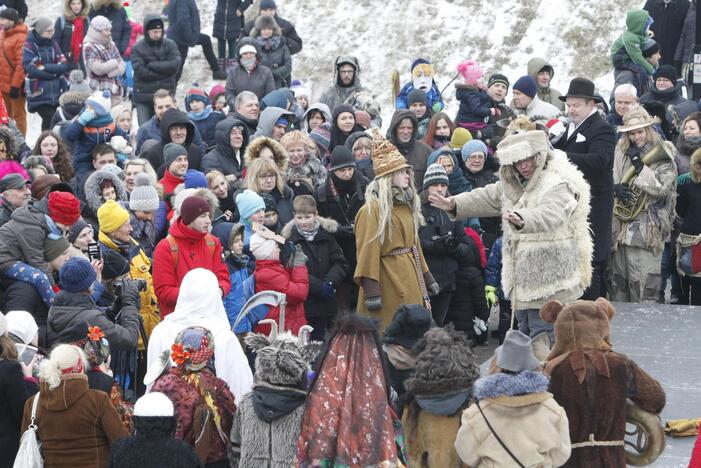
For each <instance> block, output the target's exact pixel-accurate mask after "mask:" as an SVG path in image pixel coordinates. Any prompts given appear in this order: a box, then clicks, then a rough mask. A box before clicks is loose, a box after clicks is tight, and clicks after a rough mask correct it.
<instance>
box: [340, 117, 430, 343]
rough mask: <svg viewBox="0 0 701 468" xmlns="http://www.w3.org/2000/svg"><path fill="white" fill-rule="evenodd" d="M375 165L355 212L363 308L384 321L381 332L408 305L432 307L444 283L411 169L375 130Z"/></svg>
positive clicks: (358, 280)
mask: <svg viewBox="0 0 701 468" xmlns="http://www.w3.org/2000/svg"><path fill="white" fill-rule="evenodd" d="M372 164H373V167H374V169H375V178H374V179H373V180H372V182H370V183H369V184H368V187H367V190H366V192H365V200H366V201H365V204H364V205H363V206H362V207H361V208H360V210H359V211H358V214H357V215H356V217H355V245H356V248H357V252H358V254H357V258H358V263H357V266H356V268H355V274H354V275H353V279H354V280H355V282H356V283H357V284H358V285H359V286H360V294H359V296H358V309H357V310H358V312H359V313H360V314H364V315H370V316H372V317H376V318H378V319H379V320H380V333H381V332H382V331H383V330H384V329H385V327H386V326H387V325H389V323H390V322H391V320H392V317H393V316H394V313H395V312H396V310H397V309H398V308H399V306H400V305H403V304H422V305H426V306H427V307H430V302H429V298H428V296H429V293H430V294H431V295H436V294H438V292H439V287H438V284H437V283H436V281H435V280H434V279H433V276H432V275H431V273H430V272H429V270H428V265H427V264H426V261H425V260H424V255H423V252H422V250H421V243H420V241H419V235H418V231H419V226H421V225H423V224H424V219H423V216H422V215H421V201H420V200H419V196H418V194H417V192H416V188H415V187H414V177H413V174H412V169H411V166H410V165H409V164H407V161H406V159H404V156H402V154H401V153H400V152H399V150H398V149H397V148H396V147H395V146H394V145H393V144H391V143H390V142H389V141H387V140H386V139H385V138H384V137H383V136H382V135H381V134H380V132H379V131H377V130H376V129H373V139H372Z"/></svg>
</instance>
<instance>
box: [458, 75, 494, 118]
mask: <svg viewBox="0 0 701 468" xmlns="http://www.w3.org/2000/svg"><path fill="white" fill-rule="evenodd" d="M455 98H456V99H457V100H458V101H460V108H459V109H458V115H457V116H456V117H455V122H456V123H457V122H462V123H468V122H480V123H487V122H488V121H489V117H490V116H491V115H492V100H491V99H490V98H489V96H488V95H487V93H486V92H484V91H481V90H479V89H476V88H474V87H472V86H467V85H464V84H460V83H458V84H456V85H455Z"/></svg>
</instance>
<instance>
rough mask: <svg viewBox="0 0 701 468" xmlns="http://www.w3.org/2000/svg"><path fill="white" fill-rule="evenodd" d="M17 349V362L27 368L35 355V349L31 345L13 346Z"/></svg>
mask: <svg viewBox="0 0 701 468" xmlns="http://www.w3.org/2000/svg"><path fill="white" fill-rule="evenodd" d="M15 347H16V348H17V354H19V357H18V360H20V361H22V362H23V363H24V365H25V366H28V365H29V364H30V363H31V362H32V360H33V359H34V356H35V355H36V353H37V348H36V347H34V346H32V345H24V344H15Z"/></svg>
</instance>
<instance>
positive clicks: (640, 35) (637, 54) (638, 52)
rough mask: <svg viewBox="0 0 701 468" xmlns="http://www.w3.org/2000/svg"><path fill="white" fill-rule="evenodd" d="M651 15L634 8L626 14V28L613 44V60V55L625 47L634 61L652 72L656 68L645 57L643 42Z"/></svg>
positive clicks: (645, 38)
mask: <svg viewBox="0 0 701 468" xmlns="http://www.w3.org/2000/svg"><path fill="white" fill-rule="evenodd" d="M649 18H650V15H649V14H648V12H647V11H645V10H640V9H633V10H630V11H629V12H628V14H627V15H626V30H625V31H624V32H623V34H621V35H620V36H618V39H616V41H615V42H614V43H613V45H612V46H611V60H613V56H614V55H615V54H616V52H618V51H619V50H621V49H622V48H623V47H625V49H626V52H627V53H628V56H629V57H630V59H631V60H632V61H633V63H635V64H637V65H640V66H641V67H643V68H644V69H645V71H647V72H648V73H650V74H652V73H653V72H654V71H655V70H654V68H653V67H652V65H651V64H650V62H648V61H647V60H645V57H643V44H644V43H645V41H646V40H647V27H646V26H647V24H648V19H649Z"/></svg>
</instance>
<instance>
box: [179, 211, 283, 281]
mask: <svg viewBox="0 0 701 468" xmlns="http://www.w3.org/2000/svg"><path fill="white" fill-rule="evenodd" d="M171 206H172V205H171ZM294 256H295V243H294V242H292V241H291V240H289V239H288V240H287V241H286V242H285V243H284V244H283V245H282V247H280V262H282V263H283V264H285V265H287V267H288V268H292V260H293V259H294Z"/></svg>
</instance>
